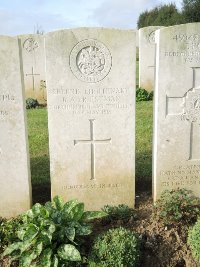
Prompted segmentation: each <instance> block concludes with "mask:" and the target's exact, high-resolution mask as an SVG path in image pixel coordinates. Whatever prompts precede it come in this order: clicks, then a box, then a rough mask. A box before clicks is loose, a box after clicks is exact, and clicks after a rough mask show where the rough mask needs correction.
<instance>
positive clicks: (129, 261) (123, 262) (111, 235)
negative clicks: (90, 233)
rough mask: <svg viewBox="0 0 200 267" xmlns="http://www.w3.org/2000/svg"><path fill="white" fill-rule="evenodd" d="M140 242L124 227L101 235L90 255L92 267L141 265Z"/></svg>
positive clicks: (130, 266) (132, 266) (95, 241)
mask: <svg viewBox="0 0 200 267" xmlns="http://www.w3.org/2000/svg"><path fill="white" fill-rule="evenodd" d="M139 257H140V242H139V239H138V237H137V235H136V234H134V233H133V232H131V231H129V230H126V229H125V228H123V227H119V228H116V229H110V230H108V231H107V232H105V233H103V234H101V235H99V236H98V237H97V238H96V239H95V240H94V243H93V246H92V248H91V252H90V255H89V266H90V267H103V266H107V267H121V266H127V267H136V266H138V264H139Z"/></svg>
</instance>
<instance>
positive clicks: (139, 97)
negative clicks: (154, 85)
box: [136, 88, 153, 102]
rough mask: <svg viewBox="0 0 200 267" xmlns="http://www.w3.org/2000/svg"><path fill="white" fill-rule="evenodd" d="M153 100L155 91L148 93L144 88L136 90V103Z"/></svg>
mask: <svg viewBox="0 0 200 267" xmlns="http://www.w3.org/2000/svg"><path fill="white" fill-rule="evenodd" d="M152 99H153V91H152V92H150V93H149V92H147V90H145V89H143V88H137V89H136V101H137V102H139V101H149V100H152Z"/></svg>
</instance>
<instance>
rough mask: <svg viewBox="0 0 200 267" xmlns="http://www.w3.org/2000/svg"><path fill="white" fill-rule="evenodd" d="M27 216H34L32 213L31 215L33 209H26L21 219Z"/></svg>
mask: <svg viewBox="0 0 200 267" xmlns="http://www.w3.org/2000/svg"><path fill="white" fill-rule="evenodd" d="M26 216H27V217H29V218H33V217H34V215H33V211H32V210H28V211H27V212H26V213H25V214H24V216H22V218H23V219H26V218H25V217H26Z"/></svg>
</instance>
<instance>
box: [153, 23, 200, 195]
mask: <svg viewBox="0 0 200 267" xmlns="http://www.w3.org/2000/svg"><path fill="white" fill-rule="evenodd" d="M156 44H157V55H156V87H155V97H154V102H155V105H154V111H155V114H154V164H153V168H154V200H156V199H157V198H159V196H160V194H161V193H162V192H163V191H164V190H165V189H175V188H187V189H190V190H192V191H193V192H194V193H195V194H196V195H198V196H200V23H193V24H184V25H179V26H174V27H168V28H165V29H161V30H158V31H156Z"/></svg>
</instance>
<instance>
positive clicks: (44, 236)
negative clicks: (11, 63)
mask: <svg viewBox="0 0 200 267" xmlns="http://www.w3.org/2000/svg"><path fill="white" fill-rule="evenodd" d="M51 239H52V235H51V234H50V235H49V234H48V233H47V232H45V231H42V232H41V233H40V234H39V236H38V237H37V240H38V242H42V243H43V245H44V246H49V245H51Z"/></svg>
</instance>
